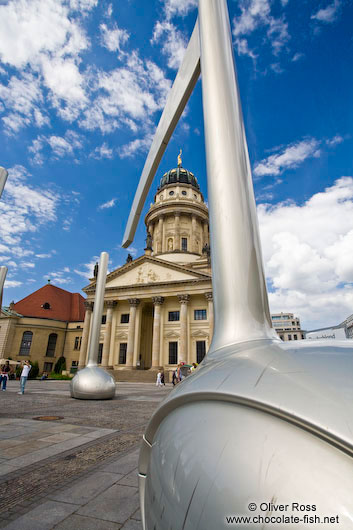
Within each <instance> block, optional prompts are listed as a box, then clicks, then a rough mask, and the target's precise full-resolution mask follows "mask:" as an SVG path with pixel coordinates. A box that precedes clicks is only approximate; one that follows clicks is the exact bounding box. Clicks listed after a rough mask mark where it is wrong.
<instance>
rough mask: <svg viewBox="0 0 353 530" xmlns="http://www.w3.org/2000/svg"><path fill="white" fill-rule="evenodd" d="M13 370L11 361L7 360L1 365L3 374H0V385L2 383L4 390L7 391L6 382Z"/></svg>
mask: <svg viewBox="0 0 353 530" xmlns="http://www.w3.org/2000/svg"><path fill="white" fill-rule="evenodd" d="M10 371H11V367H10V363H9V361H6V363H5V364H4V365H3V366H2V367H1V374H0V387H1V383H2V391H3V392H5V390H6V384H7V380H8V378H9V375H10Z"/></svg>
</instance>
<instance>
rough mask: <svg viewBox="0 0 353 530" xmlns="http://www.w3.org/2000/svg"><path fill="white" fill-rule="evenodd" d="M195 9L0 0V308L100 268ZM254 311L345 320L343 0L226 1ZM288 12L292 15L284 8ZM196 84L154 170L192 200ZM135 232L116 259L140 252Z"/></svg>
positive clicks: (349, 47) (351, 238)
mask: <svg viewBox="0 0 353 530" xmlns="http://www.w3.org/2000/svg"><path fill="white" fill-rule="evenodd" d="M196 3H197V2H196V1H195V0H151V1H150V2H145V1H143V0H127V1H126V2H124V3H121V2H112V3H110V2H109V1H98V0H46V2H43V1H42V0H12V1H6V0H5V1H4V0H0V34H1V36H2V37H1V41H0V165H2V166H4V167H6V168H8V169H9V175H10V176H9V179H8V183H7V185H6V188H5V192H4V194H3V198H2V200H1V201H0V264H2V265H7V266H8V268H9V273H8V279H7V282H6V289H5V293H4V303H5V304H8V303H9V302H10V301H11V300H15V301H18V300H20V299H21V298H23V297H24V296H26V295H27V294H29V293H30V292H32V291H34V290H35V289H38V288H39V287H41V286H42V285H44V284H45V283H46V282H47V279H48V278H50V279H51V281H52V283H53V284H54V285H57V286H59V287H62V288H64V289H68V290H70V291H74V292H80V290H81V288H82V287H83V286H85V285H87V283H88V281H87V279H88V277H90V276H91V273H92V269H93V264H94V262H95V261H96V259H97V256H98V255H99V253H100V252H101V251H102V250H106V251H108V252H109V254H110V266H109V267H110V270H113V269H114V268H116V267H118V266H120V265H122V264H123V263H124V262H125V260H126V256H127V251H126V250H124V249H122V248H121V246H120V244H121V240H122V236H123V233H124V229H125V224H126V219H127V216H128V213H129V209H130V206H131V203H132V200H133V196H134V192H135V189H136V186H137V183H138V180H139V177H140V173H141V171H142V168H143V165H144V161H145V157H146V154H147V151H148V148H149V145H150V142H151V138H152V137H153V133H154V130H155V127H156V125H157V123H158V120H159V117H160V114H161V111H162V109H163V105H164V102H165V99H166V96H167V94H168V91H169V89H170V86H171V84H172V82H173V79H174V77H175V75H176V71H177V68H178V65H179V64H180V60H181V59H182V56H183V52H184V49H185V46H186V43H187V41H188V38H189V37H190V35H191V32H192V28H193V25H194V23H195V19H196V15H197V11H196ZM228 6H229V11H230V18H231V25H232V32H233V42H234V51H235V56H236V62H237V70H238V76H239V84H240V92H241V98H242V104H243V111H244V119H245V127H246V131H247V138H248V144H249V153H250V159H251V162H252V167H253V177H254V185H255V193H256V198H257V203H258V213H259V221H260V231H261V239H262V246H263V254H264V262H265V269H266V276H267V280H268V286H269V296H270V306H271V310H272V311H273V312H278V311H291V312H294V313H296V314H297V315H298V316H299V317H300V318H301V321H302V327H303V328H304V329H310V328H314V327H321V326H325V325H330V324H337V323H339V322H340V321H342V320H343V319H344V318H345V317H347V316H348V315H349V314H351V313H352V312H353V284H352V282H353V259H352V249H353V167H352V144H353V137H352V125H353V114H352V111H353V100H352V93H353V69H352V56H353V30H352V24H351V21H352V19H353V5H352V3H351V2H349V1H348V0H333V1H332V0H307V1H306V0H301V2H300V3H299V2H297V1H295V0H237V1H233V0H229V1H228ZM298 6H299V7H300V9H298ZM201 96H202V95H201V86H200V82H199V83H198V84H197V86H196V88H195V91H194V93H193V95H192V97H191V99H190V102H189V104H188V106H187V109H186V111H185V113H184V115H183V118H182V120H181V122H180V123H179V125H178V127H177V129H176V131H175V133H174V135H173V138H172V140H171V142H170V144H169V146H168V148H167V151H166V154H165V156H164V158H163V160H162V162H161V165H160V168H159V171H158V174H157V176H156V179H155V182H154V185H153V187H152V190H151V193H150V196H149V199H148V200H147V202H146V207H145V211H147V209H148V207H149V204H150V202H151V201H152V200H153V194H154V191H155V189H156V187H157V185H158V181H159V179H160V177H161V176H162V174H163V173H164V172H165V171H167V170H168V169H170V168H171V167H175V165H176V158H177V154H178V152H179V149H180V148H182V149H183V165H184V167H186V168H188V169H189V170H191V171H192V172H194V173H195V175H196V176H197V178H198V180H199V183H200V186H201V188H202V190H203V192H204V195H205V197H206V198H207V189H206V175H205V153H204V136H203V120H202V103H201ZM144 238H145V228H144V224H143V222H141V223H140V226H139V229H138V232H137V237H136V239H135V242H134V244H133V248H132V249H130V252H131V253H132V254H133V255H134V256H135V257H137V256H139V255H141V254H142V253H143V248H144Z"/></svg>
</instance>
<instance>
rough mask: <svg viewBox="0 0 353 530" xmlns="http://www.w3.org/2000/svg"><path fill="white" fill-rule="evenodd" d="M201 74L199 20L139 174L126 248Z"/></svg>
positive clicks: (125, 243)
mask: <svg viewBox="0 0 353 530" xmlns="http://www.w3.org/2000/svg"><path fill="white" fill-rule="evenodd" d="M199 75H200V47H199V31H198V22H197V21H196V25H195V28H194V31H193V33H192V36H191V39H190V42H189V45H188V47H187V50H186V52H185V56H184V59H183V62H182V64H181V66H180V68H179V71H178V74H177V76H176V78H175V81H174V83H173V86H172V88H171V90H170V92H169V96H168V99H167V103H166V106H165V108H164V111H163V114H162V116H161V119H160V120H159V124H158V127H157V130H156V133H155V136H154V140H153V142H152V145H151V148H150V151H149V153H148V156H147V159H146V163H145V166H144V168H143V171H142V174H141V177H140V182H139V185H138V188H137V191H136V194H135V198H134V202H133V204H132V207H131V211H130V215H129V219H128V222H127V225H126V229H125V234H124V238H123V242H122V246H123V247H125V248H126V247H128V246H129V245H131V243H132V241H133V239H134V235H135V231H136V227H137V224H138V222H139V219H140V215H141V212H142V208H143V206H144V204H145V200H146V197H147V194H148V191H149V189H150V187H151V184H152V181H153V177H154V176H155V174H156V171H157V169H158V166H159V163H160V161H161V159H162V156H163V154H164V151H165V149H166V147H167V145H168V142H169V140H170V138H171V136H172V134H173V131H174V129H175V127H176V125H177V123H178V121H179V118H180V116H181V115H182V113H183V110H184V108H185V105H186V103H187V101H188V99H189V97H190V95H191V93H192V91H193V89H194V86H195V85H196V82H197V80H198V78H199Z"/></svg>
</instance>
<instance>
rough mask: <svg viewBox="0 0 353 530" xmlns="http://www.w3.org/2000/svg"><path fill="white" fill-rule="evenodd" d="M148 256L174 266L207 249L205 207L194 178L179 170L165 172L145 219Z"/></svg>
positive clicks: (206, 214)
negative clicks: (148, 247) (150, 253)
mask: <svg viewBox="0 0 353 530" xmlns="http://www.w3.org/2000/svg"><path fill="white" fill-rule="evenodd" d="M145 224H146V228H147V232H148V233H149V234H150V238H151V239H152V255H153V256H156V257H157V256H158V258H159V259H164V260H166V261H171V262H174V263H191V262H194V261H196V260H198V259H200V257H201V256H202V254H203V249H204V248H205V246H206V245H207V247H209V222H208V208H207V206H206V204H205V202H204V198H203V195H202V193H201V191H200V187H199V184H198V182H197V179H196V177H195V175H193V173H191V171H189V170H187V169H185V168H183V167H182V160H181V150H180V154H179V156H178V167H176V168H174V169H171V170H169V171H167V173H165V174H164V175H163V177H162V178H161V181H160V185H159V187H158V189H157V193H156V195H155V198H154V203H153V204H151V207H150V209H149V211H148V212H147V215H146V217H145Z"/></svg>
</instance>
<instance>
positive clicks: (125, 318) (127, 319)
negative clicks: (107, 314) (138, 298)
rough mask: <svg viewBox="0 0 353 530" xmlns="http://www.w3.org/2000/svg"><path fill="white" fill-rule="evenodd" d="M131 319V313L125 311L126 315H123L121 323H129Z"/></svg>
mask: <svg viewBox="0 0 353 530" xmlns="http://www.w3.org/2000/svg"><path fill="white" fill-rule="evenodd" d="M129 320H130V315H129V313H125V314H124V315H121V318H120V323H121V324H128V323H129Z"/></svg>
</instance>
